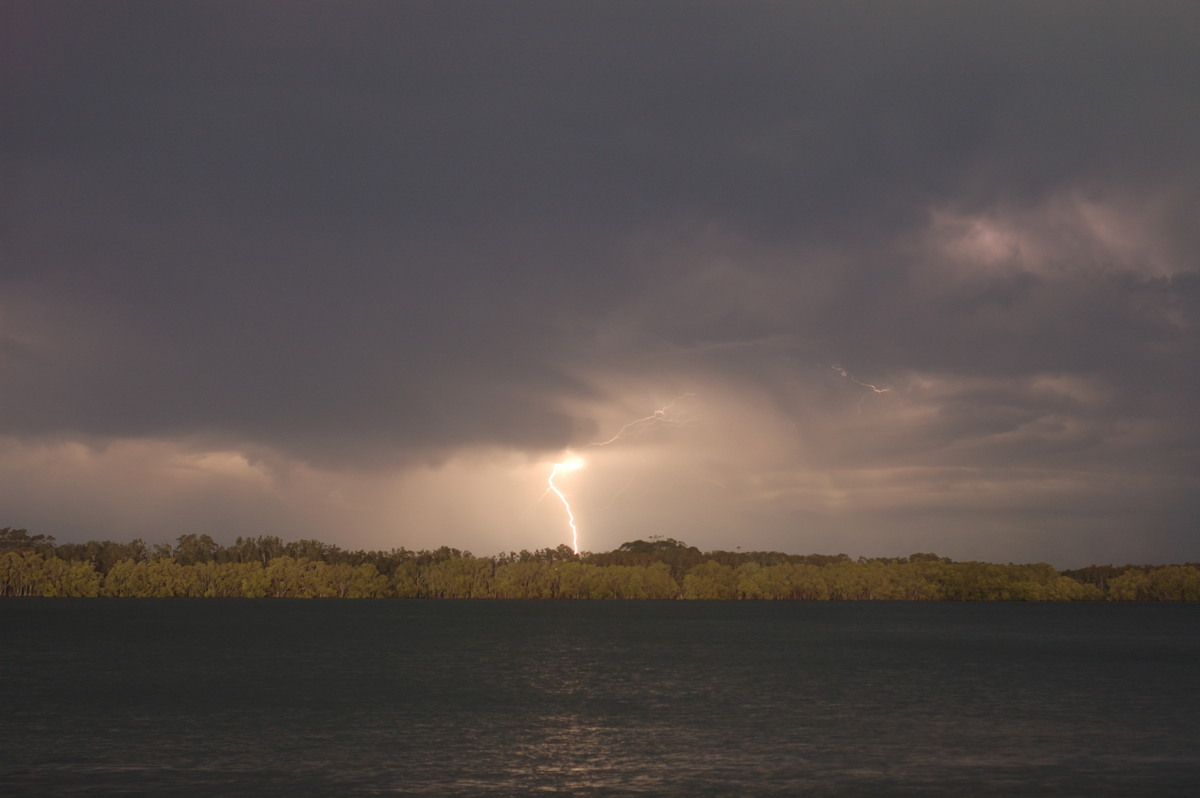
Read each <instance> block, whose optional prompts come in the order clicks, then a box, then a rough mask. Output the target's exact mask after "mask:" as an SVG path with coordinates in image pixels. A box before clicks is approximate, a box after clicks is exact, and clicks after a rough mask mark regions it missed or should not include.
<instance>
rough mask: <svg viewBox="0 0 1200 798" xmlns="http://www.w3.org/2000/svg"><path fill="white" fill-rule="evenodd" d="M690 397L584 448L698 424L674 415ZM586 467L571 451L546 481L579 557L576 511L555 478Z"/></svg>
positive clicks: (676, 401) (548, 491)
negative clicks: (670, 428)
mask: <svg viewBox="0 0 1200 798" xmlns="http://www.w3.org/2000/svg"><path fill="white" fill-rule="evenodd" d="M691 396H693V394H690V393H685V394H683V395H682V396H677V397H675V398H674V399H672V400H671V401H670V402H668V403H667V404H666V405H664V406H663V407H660V408H659V409H658V410H655V411H654V412H653V413H651V414H650V415H648V416H644V417H643V418H638V419H634V420H633V421H630V422H629V423H628V424H626V425H625V426H623V427H621V428H620V429H619V430H617V434H616V435H613V436H612V437H611V438H609V439H607V440H603V441H594V442H592V443H589V444H587V446H585V447H584V448H593V447H599V446H609V445H611V444H614V443H616V442H617V441H620V440H624V439H625V438H629V437H633V436H637V435H643V434H645V433H647V432H651V431H653V430H656V429H659V428H661V427H683V426H687V425H688V424H695V423H697V422H698V421H699V419H696V418H692V417H687V416H680V415H677V414H674V413H672V410H673V408H674V407H675V405H676V403H678V402H681V401H683V400H684V399H687V398H689V397H691ZM585 464H586V463H585V461H584V459H583V458H582V457H580V456H579V455H577V454H575V453H574V452H572V451H570V450H568V451H567V453H566V457H565V458H564V459H563V460H561V461H560V462H557V463H555V464H554V465H553V467H551V469H550V476H549V478H547V480H546V484H547V485H548V487H547V489H546V493H553V494H554V495H555V496H557V497H558V500H559V501H560V502H562V506H563V509H564V510H566V511H567V526H569V527H570V528H571V548H572V549H573V550H574V551H575V553H576V554H579V527H578V526H577V525H576V524H575V512H574V511H573V510H572V509H571V502H570V501H569V500H568V499H567V495H566V494H565V493H563V492H562V490H560V489H559V487H558V485H556V484H554V478H555V477H557V476H558V475H559V474H560V473H562V472H563V471H578V470H579V469H581V468H583V467H584V465H585ZM632 481H633V480H632V479H631V480H630V482H632ZM625 487H626V488H627V487H629V486H628V485H626V486H625ZM621 490H622V492H623V491H624V490H625V488H622V489H621ZM542 495H543V496H545V495H546V494H545V493H543V494H542Z"/></svg>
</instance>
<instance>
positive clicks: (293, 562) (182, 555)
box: [0, 527, 1200, 601]
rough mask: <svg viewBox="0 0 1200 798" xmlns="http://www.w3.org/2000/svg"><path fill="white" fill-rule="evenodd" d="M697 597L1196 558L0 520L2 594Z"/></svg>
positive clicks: (1016, 577)
mask: <svg viewBox="0 0 1200 798" xmlns="http://www.w3.org/2000/svg"><path fill="white" fill-rule="evenodd" d="M24 596H27V597H35V596H40V597H55V596H64V597H116V598H171V597H179V598H426V599H430V598H432V599H572V600H578V599H660V600H661V599H707V600H713V599H717V600H784V601H1200V564H1198V563H1185V564H1182V565H1122V566H1113V565H1093V566H1088V567H1086V568H1078V569H1071V570H1064V571H1059V570H1057V569H1055V568H1054V567H1053V566H1051V565H1048V564H1046V563H1026V564H1012V563H1008V564H996V563H986V562H975V561H971V562H954V561H952V560H950V559H948V558H945V557H938V556H937V555H935V554H927V553H917V554H912V555H910V556H908V557H878V558H859V559H857V560H854V559H851V558H850V557H848V556H846V555H844V554H836V555H824V554H808V555H797V554H784V553H782V552H730V551H719V550H718V551H709V552H702V551H700V550H699V549H697V548H696V547H694V546H688V545H687V544H685V543H681V542H680V541H677V540H673V539H671V538H665V539H655V540H650V541H645V540H635V541H631V542H628V543H625V544H623V545H621V546H620V547H619V548H617V549H614V550H613V551H610V552H603V553H591V552H584V553H581V554H575V552H573V551H572V550H571V549H570V548H569V547H567V546H559V547H558V548H555V549H539V550H537V551H533V552H530V551H520V552H509V553H506V554H499V555H496V556H493V557H476V556H474V555H472V554H471V553H470V552H466V551H460V550H458V549H453V548H449V547H446V546H443V547H441V548H439V549H435V550H421V551H410V550H408V549H404V548H400V549H392V550H390V551H346V550H343V549H341V548H339V547H337V546H333V545H329V544H326V543H321V542H320V541H315V540H300V541H293V542H289V543H284V542H283V541H282V540H281V539H279V538H277V537H269V536H264V537H255V538H240V537H239V538H238V539H237V540H236V542H235V543H234V544H233V545H231V546H222V545H220V544H218V543H217V542H216V541H214V540H213V539H212V538H211V537H210V536H208V535H182V536H180V537H179V538H178V540H177V542H176V545H174V546H171V545H169V544H157V545H155V546H148V545H147V544H146V543H145V542H144V541H141V540H134V541H131V542H129V543H117V542H113V541H89V542H88V543H65V544H59V545H55V544H54V540H53V538H51V537H49V536H45V535H30V534H29V533H28V532H27V531H26V530H24V529H12V528H11V527H6V528H3V529H0V597H24Z"/></svg>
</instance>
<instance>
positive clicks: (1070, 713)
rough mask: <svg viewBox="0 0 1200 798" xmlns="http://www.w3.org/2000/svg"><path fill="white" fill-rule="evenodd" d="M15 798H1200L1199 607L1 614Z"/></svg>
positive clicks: (2, 736)
mask: <svg viewBox="0 0 1200 798" xmlns="http://www.w3.org/2000/svg"><path fill="white" fill-rule="evenodd" d="M0 696H2V699H0V700H2V702H3V711H2V712H0V794H3V795H64V794H66V795H69V794H87V795H104V794H109V795H112V794H154V795H206V796H210V795H289V796H290V795H346V794H363V795H374V794H401V795H528V794H530V793H538V792H547V793H556V794H562V795H580V796H601V795H628V794H644V795H680V796H685V795H686V796H694V795H746V796H761V795H772V794H774V795H813V796H824V795H831V796H832V795H839V796H840V795H863V796H868V795H869V796H886V795H913V796H917V795H919V796H928V795H954V796H964V795H1037V796H1044V795H1055V796H1066V795H1078V796H1098V795H1121V796H1128V795H1156V796H1169V795H1180V796H1182V795H1195V794H1196V792H1195V790H1196V784H1197V783H1198V782H1200V711H1198V710H1200V606H1195V605H1113V604H1076V605H1016V604H889V603H869V604H868V603H862V604H838V603H800V602H797V603H767V602H762V603H756V602H740V603H709V602H486V601H484V602H471V601H465V602H451V601H440V602H439V601H267V600H259V601H254V600H249V601H243V600H227V601H226V600H217V599H200V600H169V599H167V600H154V599H133V600H119V599H110V600H96V599H93V600H89V599H5V600H2V601H0Z"/></svg>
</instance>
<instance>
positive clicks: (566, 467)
mask: <svg viewBox="0 0 1200 798" xmlns="http://www.w3.org/2000/svg"><path fill="white" fill-rule="evenodd" d="M567 455H568V456H567V459H566V460H563V461H562V462H561V463H555V464H554V468H552V469H551V470H550V479H549V480H547V482H548V483H549V485H550V490H551V491H553V492H554V495H555V496H557V497H558V500H559V501H561V502H562V504H563V508H564V509H565V510H566V511H567V524H568V525H569V526H570V527H571V548H572V549H574V550H575V554H577V555H578V554H579V529H578V528H576V526H575V513H573V512H571V503H570V502H569V501H567V495H566V494H565V493H563V492H562V491H561V490H559V489H558V486H557V485H555V484H554V478H555V477H556V476H558V472H559V471H578V470H579V469H581V468H583V466H584V462H583V458H582V457H579V456H578V455H575V454H571V453H570V452H568V453H567Z"/></svg>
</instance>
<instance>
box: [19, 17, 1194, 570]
mask: <svg viewBox="0 0 1200 798" xmlns="http://www.w3.org/2000/svg"><path fill="white" fill-rule="evenodd" d="M0 12H2V15H3V22H2V24H0V37H2V40H0V81H2V82H0V109H2V110H0V114H2V117H0V120H2V125H3V130H2V135H3V166H2V168H3V172H2V175H0V178H2V184H0V191H2V195H0V224H2V227H0V526H14V527H25V528H28V529H29V530H30V531H31V532H35V533H44V534H50V535H54V536H56V537H57V538H58V540H59V542H66V541H82V540H88V539H114V540H129V539H131V538H134V537H142V538H145V539H147V540H149V541H161V540H174V539H175V538H176V537H177V536H178V535H181V534H184V533H208V534H211V535H212V536H213V537H214V538H216V539H217V540H218V541H220V542H222V543H230V542H232V541H233V539H234V537H236V536H239V535H241V536H247V535H261V534H267V535H280V536H282V537H283V538H285V539H296V538H301V537H315V538H318V539H321V540H324V541H327V542H332V543H336V544H338V545H341V546H344V547H350V548H359V547H369V548H384V549H389V548H393V547H399V546H405V547H408V548H425V547H436V546H440V545H450V546H455V547H458V548H465V549H470V550H471V551H473V552H475V553H476V554H493V553H496V552H499V551H506V550H510V549H522V548H529V549H534V548H540V547H544V546H557V545H559V544H560V543H567V544H568V545H569V544H570V543H571V535H570V530H569V528H568V526H567V523H566V521H567V519H566V514H565V508H564V507H563V506H562V504H561V503H559V502H558V501H557V499H556V497H555V496H553V495H552V494H550V495H547V494H546V489H547V487H548V485H547V478H548V476H549V474H550V471H551V469H552V467H553V464H554V463H555V462H558V461H562V460H564V458H566V457H568V456H569V452H574V453H575V454H577V455H578V456H580V457H582V458H583V460H584V461H585V462H586V466H585V467H584V468H582V469H579V470H576V471H570V472H562V473H561V474H560V476H559V477H558V479H557V483H558V486H559V487H560V488H562V490H563V492H564V493H565V494H566V495H567V496H568V498H569V500H570V502H571V504H572V507H573V509H574V512H575V517H576V521H577V523H578V527H579V544H580V547H581V548H583V549H585V550H591V551H607V550H609V549H612V548H615V547H616V546H618V545H620V544H621V543H622V542H624V541H627V540H632V539H636V538H645V537H648V536H650V535H665V536H670V537H674V538H678V539H681V540H684V541H686V542H688V543H690V544H694V545H697V546H699V547H700V548H701V549H705V550H708V549H718V548H720V549H734V548H736V547H741V548H742V549H744V550H751V549H754V550H761V549H775V550H782V551H787V552H794V553H811V552H821V553H837V552H845V553H847V554H850V555H851V556H855V557H857V556H895V555H907V554H909V553H912V552H915V551H935V552H937V553H939V554H942V555H944V556H949V557H952V558H954V559H987V560H994V561H1016V562H1027V561H1037V560H1045V561H1049V562H1051V563H1054V564H1055V565H1058V566H1059V567H1071V566H1078V565H1084V564H1088V563H1092V562H1117V563H1124V562H1172V561H1184V560H1198V559H1200V411H1198V410H1197V407H1198V402H1197V396H1198V395H1200V331H1198V327H1197V324H1198V322H1200V262H1198V257H1197V253H1200V145H1198V142H1200V47H1197V45H1196V41H1197V39H1196V36H1197V33H1198V32H1200V4H1197V3H1194V2H1152V3H1131V2H1113V3H1105V2H1092V3H1080V2H1067V1H1065V0H1064V1H1060V2H1053V3H1045V2H1029V3H1022V2H996V3H982V2H903V3H900V2H888V3H867V2H846V1H845V0H840V1H838V2H828V3H821V2H805V3H797V2H780V3H771V2H737V3H734V2H728V3H699V2H695V3H677V2H643V1H641V0H639V1H638V2H618V1H617V0H606V1H605V2H570V3H563V2H550V1H549V0H547V2H538V3H527V2H499V3H498V2H444V0H438V2H403V3H378V2H371V3H367V2H329V3H307V2H297V0H288V2H202V3H200V2H182V1H181V2H170V3H161V2H107V3H93V2H54V1H53V0H36V2H33V1H30V2H13V1H12V0H3V2H0ZM638 419H648V420H647V421H645V422H643V423H640V424H634V425H633V426H631V427H627V428H626V429H625V433H624V434H623V435H621V436H620V437H618V438H617V439H616V440H612V441H611V442H609V443H607V444H605V445H602V446H595V445H593V446H589V445H588V444H596V443H600V442H603V441H609V440H610V439H612V438H613V436H615V435H617V434H618V433H619V432H620V431H621V430H622V428H623V427H626V425H627V424H630V423H631V422H635V421H637V420H638Z"/></svg>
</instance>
